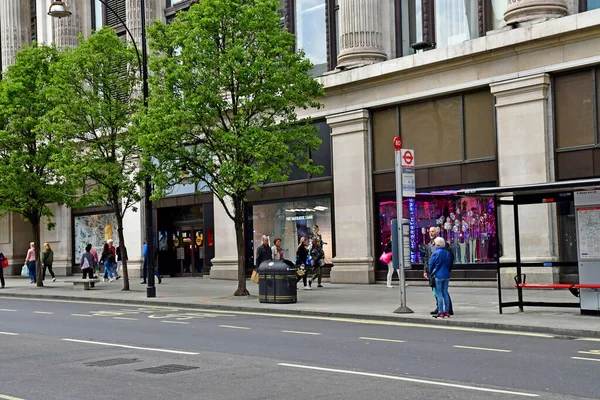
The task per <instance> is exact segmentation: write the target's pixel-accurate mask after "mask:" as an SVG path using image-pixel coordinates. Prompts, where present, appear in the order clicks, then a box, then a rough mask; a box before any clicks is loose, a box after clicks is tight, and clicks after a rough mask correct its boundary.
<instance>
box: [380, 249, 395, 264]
mask: <svg viewBox="0 0 600 400" xmlns="http://www.w3.org/2000/svg"><path fill="white" fill-rule="evenodd" d="M391 260H392V252H391V251H390V252H389V253H386V252H385V251H384V252H383V254H382V255H381V257H379V261H381V262H382V263H384V264H389V263H390V261H391Z"/></svg>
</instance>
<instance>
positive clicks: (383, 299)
mask: <svg viewBox="0 0 600 400" xmlns="http://www.w3.org/2000/svg"><path fill="white" fill-rule="evenodd" d="M62 279H64V278H58V279H57V282H52V281H49V280H48V281H46V282H45V285H46V286H45V287H43V288H38V287H36V286H35V285H32V284H30V283H29V280H28V279H21V278H9V279H7V282H6V286H7V287H6V288H5V289H0V297H28V298H37V299H40V298H49V299H50V298H51V299H66V300H90V301H101V302H109V301H112V302H119V303H131V304H146V305H147V304H152V305H160V306H170V307H187V308H205V309H223V310H231V311H253V312H266V313H278V314H303V315H313V316H330V317H344V318H353V319H377V320H386V321H397V322H412V323H424V324H437V325H440V324H442V325H443V324H447V325H450V326H461V327H471V328H484V329H499V330H510V331H525V332H538V333H549V334H552V335H566V336H580V337H596V338H600V317H594V316H584V315H580V313H579V308H532V307H529V308H527V307H526V308H525V312H522V313H521V312H518V308H516V307H515V308H506V309H504V314H502V315H501V314H499V313H498V293H497V290H496V289H495V288H474V287H452V285H451V286H450V294H451V296H452V302H453V305H454V310H455V313H456V315H455V316H453V317H452V318H450V319H449V320H436V319H434V318H431V317H430V315H429V311H431V310H432V309H433V307H434V305H435V302H434V299H433V297H432V294H431V290H430V289H429V288H428V287H423V286H408V287H407V305H408V306H409V307H410V308H411V309H412V310H413V311H414V314H394V313H393V311H394V310H395V309H396V308H397V307H398V305H399V287H398V285H397V283H395V285H394V288H393V289H389V288H386V286H385V285H383V284H375V285H343V284H336V285H332V284H329V283H324V284H323V285H324V288H322V289H317V288H316V287H314V288H313V290H310V291H308V290H298V303H295V304H264V303H259V301H258V298H257V295H258V287H257V285H255V284H254V283H252V282H250V281H248V283H247V286H248V289H249V291H250V293H251V294H252V296H250V297H234V296H233V292H234V291H235V289H236V288H237V282H232V281H219V280H211V279H210V278H164V279H163V283H162V284H161V285H157V286H156V293H157V297H156V298H154V299H148V298H146V285H141V284H140V280H139V279H133V280H131V281H130V287H131V290H130V291H129V292H122V291H121V288H122V281H116V282H114V283H108V282H106V283H102V282H101V283H98V284H96V289H93V290H87V291H83V290H73V288H72V286H73V285H72V284H70V283H64V282H61V280H62ZM523 297H524V300H526V301H534V300H535V301H565V302H578V299H577V298H575V297H573V296H572V295H571V294H570V293H569V292H568V291H566V290H561V291H551V290H527V291H525V292H524V294H523ZM503 299H504V301H513V300H515V301H516V299H517V294H516V290H512V289H508V290H506V289H505V290H504V291H503ZM0 304H1V300H0Z"/></svg>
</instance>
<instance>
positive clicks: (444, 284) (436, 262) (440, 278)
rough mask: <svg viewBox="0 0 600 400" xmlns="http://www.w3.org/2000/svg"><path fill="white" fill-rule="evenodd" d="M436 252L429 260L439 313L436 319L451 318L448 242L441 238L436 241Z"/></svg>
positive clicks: (450, 260)
mask: <svg viewBox="0 0 600 400" xmlns="http://www.w3.org/2000/svg"><path fill="white" fill-rule="evenodd" d="M433 242H434V245H435V251H434V252H433V254H432V255H431V258H430V259H429V266H428V267H429V274H430V275H431V277H432V279H433V280H434V281H435V291H436V295H437V306H438V313H437V315H434V317H435V318H450V296H449V295H448V283H449V282H450V265H451V264H452V257H451V255H450V252H449V251H448V250H446V241H445V240H444V239H443V238H441V237H436V238H435V239H434V241H433Z"/></svg>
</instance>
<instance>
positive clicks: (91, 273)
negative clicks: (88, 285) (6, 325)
mask: <svg viewBox="0 0 600 400" xmlns="http://www.w3.org/2000/svg"><path fill="white" fill-rule="evenodd" d="M82 271H83V278H82V279H86V276H88V275H89V278H87V279H94V268H91V267H90V268H85V269H83V270H82Z"/></svg>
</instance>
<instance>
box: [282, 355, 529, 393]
mask: <svg viewBox="0 0 600 400" xmlns="http://www.w3.org/2000/svg"><path fill="white" fill-rule="evenodd" d="M277 365H280V366H282V367H291V368H301V369H309V370H314V371H324V372H335V373H339V374H348V375H360V376H368V377H371V378H383V379H392V380H396V381H403V382H412V383H420V384H424V385H435V386H444V387H452V388H456V389H465V390H475V391H479V392H488V393H502V394H510V395H514V396H525V397H539V395H538V394H534V393H523V392H513V391H510V390H501V389H490V388H484V387H477V386H469V385H461V384H456V383H446V382H437V381H429V380H425V379H418V378H406V377H403V376H393V375H383V374H374V373H370V372H358V371H349V370H345V369H334V368H322V367H313V366H310V365H298V364H287V363H279V364H277Z"/></svg>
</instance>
